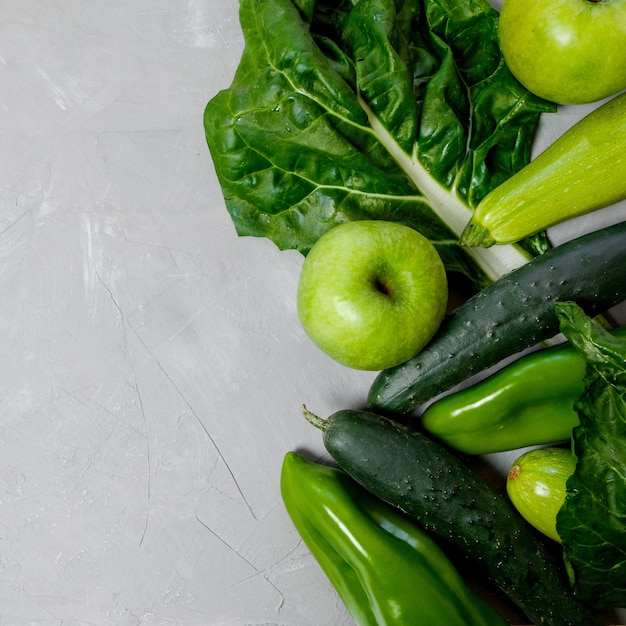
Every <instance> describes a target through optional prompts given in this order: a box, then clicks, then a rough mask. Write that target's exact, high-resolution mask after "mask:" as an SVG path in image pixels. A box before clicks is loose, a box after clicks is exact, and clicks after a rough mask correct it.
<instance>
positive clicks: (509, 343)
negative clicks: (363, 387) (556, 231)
mask: <svg viewBox="0 0 626 626" xmlns="http://www.w3.org/2000/svg"><path fill="white" fill-rule="evenodd" d="M625 241H626V221H625V222H621V223H618V224H615V225H614V226H609V227H607V228H604V229H601V230H599V231H596V232H593V233H589V234H587V235H583V236H582V237H579V238H577V239H574V240H572V241H569V242H567V243H565V244H562V245H560V246H558V247H556V248H552V249H550V250H548V251H546V252H545V253H543V254H542V255H540V256H538V257H536V258H534V259H533V260H532V261H530V262H529V263H527V264H526V265H524V266H522V267H520V268H518V269H516V270H513V271H512V272H510V273H509V274H508V275H506V276H503V277H502V278H501V279H499V280H497V281H496V282H494V283H492V284H491V285H488V286H487V287H485V288H484V289H483V290H481V291H480V292H479V293H477V294H476V295H474V296H472V297H471V298H470V299H469V300H467V302H465V303H464V304H462V305H461V306H459V307H457V308H456V309H455V310H454V311H453V312H452V314H451V315H449V316H448V317H447V319H445V320H444V322H443V323H442V325H441V326H440V328H439V331H438V332H437V334H436V335H435V336H434V338H433V339H432V340H431V341H430V343H429V344H428V345H427V346H426V347H425V348H424V349H423V350H422V351H421V352H419V353H418V354H417V355H416V356H415V357H413V358H412V359H409V360H408V361H406V362H405V363H402V364H400V365H397V366H395V367H392V368H389V369H387V370H383V371H382V372H381V373H380V374H379V375H378V376H377V377H376V379H375V380H374V382H373V383H372V386H371V388H370V392H369V398H368V402H369V406H370V408H372V409H374V410H377V411H381V412H391V413H406V412H408V411H410V410H412V409H414V408H416V407H418V406H420V405H422V404H424V403H425V402H427V401H429V400H432V399H433V398H434V397H435V396H437V395H438V394H440V393H442V392H444V391H448V390H449V389H451V388H452V387H453V386H455V385H457V384H460V383H462V382H463V381H464V380H466V379H467V378H469V377H470V376H473V375H475V374H478V373H480V372H482V371H483V370H485V369H487V368H489V367H491V366H493V365H496V364H497V363H499V362H500V361H502V360H503V359H505V358H506V357H509V356H512V355H514V354H516V353H518V352H520V351H522V350H524V349H525V348H530V347H531V346H534V345H535V344H537V343H538V342H541V341H544V340H547V339H550V338H552V337H553V336H554V335H556V334H557V332H558V329H559V323H558V319H557V316H556V313H555V311H554V302H555V301H557V300H575V301H577V302H578V303H579V304H580V305H581V306H584V307H585V308H586V310H587V312H589V313H591V312H593V313H601V312H602V311H603V310H605V309H608V308H610V307H612V306H614V305H616V304H619V303H620V302H622V301H623V300H625V299H626V280H624V268H626V245H624V242H625Z"/></svg>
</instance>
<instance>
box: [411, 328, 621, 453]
mask: <svg viewBox="0 0 626 626" xmlns="http://www.w3.org/2000/svg"><path fill="white" fill-rule="evenodd" d="M611 332H612V333H613V334H614V335H616V336H626V328H620V329H616V330H613V331H611ZM585 368H586V363H585V360H584V358H583V357H582V355H580V353H579V352H578V351H577V350H575V349H574V348H573V347H572V346H571V345H570V344H561V345H559V346H556V347H552V348H546V349H543V350H540V351H537V352H533V353H530V354H528V355H526V356H523V357H521V358H519V359H518V360H517V361H514V362H513V363H511V364H509V365H507V366H506V367H504V368H502V369H501V370H499V371H497V372H496V373H495V374H492V375H491V376H489V377H488V378H485V379H484V380H482V381H480V382H478V383H476V384H474V385H472V386H470V387H466V388H465V389H462V390H460V391H457V392H454V393H452V394H450V395H447V396H444V397H442V398H440V399H439V400H436V401H435V402H433V403H432V404H431V405H429V406H428V407H426V409H425V410H424V412H423V413H422V415H421V416H420V417H418V420H419V425H420V426H421V427H422V428H423V429H424V430H426V431H427V432H428V433H430V434H431V435H433V436H434V437H436V438H437V439H439V440H440V441H442V442H443V443H445V444H446V445H448V446H450V447H451V448H454V449H456V450H458V451H460V452H464V453H465V454H488V453H492V452H504V451H506V450H516V449H518V448H523V447H526V446H534V445H542V444H552V443H559V442H562V441H568V440H569V439H570V437H571V434H572V428H573V427H574V426H576V425H577V424H578V413H577V412H576V411H575V410H574V403H575V402H576V401H577V400H578V398H579V397H580V395H581V393H582V392H583V388H584V387H583V376H584V374H585Z"/></svg>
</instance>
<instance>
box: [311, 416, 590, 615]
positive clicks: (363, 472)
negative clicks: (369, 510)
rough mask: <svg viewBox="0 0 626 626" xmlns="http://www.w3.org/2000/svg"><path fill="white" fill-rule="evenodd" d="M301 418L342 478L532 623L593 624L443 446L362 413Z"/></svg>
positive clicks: (507, 509) (491, 494) (491, 495)
mask: <svg viewBox="0 0 626 626" xmlns="http://www.w3.org/2000/svg"><path fill="white" fill-rule="evenodd" d="M307 419H308V420H309V421H310V422H311V423H313V425H314V426H316V427H317V428H319V429H320V430H321V431H322V432H323V436H324V445H325V447H326V449H327V450H328V452H329V453H330V454H331V456H332V457H333V458H334V459H335V460H336V461H337V462H338V463H339V465H340V466H341V467H342V468H343V469H344V470H345V471H346V472H347V473H348V474H349V475H350V476H352V477H353V478H354V479H355V480H356V481H357V482H358V483H359V484H361V485H363V486H364V487H365V488H366V489H367V490H368V491H370V492H371V493H373V494H374V495H376V496H377V497H379V498H381V499H382V500H384V501H386V502H389V503H390V504H392V505H394V506H396V507H398V508H399V509H400V510H402V511H404V512H405V513H407V514H408V515H410V516H411V517H412V518H413V519H415V520H416V521H417V522H418V523H420V525H421V526H422V527H423V528H424V529H426V530H427V531H428V532H430V533H432V534H433V535H435V536H436V537H438V538H439V539H440V540H442V541H444V542H445V543H446V545H448V547H452V548H454V549H455V550H458V551H460V552H461V553H462V554H463V555H465V556H466V557H467V558H469V559H471V560H472V563H473V564H474V565H475V566H476V568H477V569H479V570H481V571H482V572H483V573H484V574H485V575H486V576H487V577H489V578H490V579H491V580H492V581H493V582H494V583H495V584H497V585H498V586H499V587H500V588H501V589H502V590H503V591H504V592H505V593H506V594H507V595H508V596H509V597H510V598H511V599H512V600H513V601H514V602H515V603H516V604H517V605H518V606H519V607H520V608H521V609H522V610H523V611H524V612H525V613H526V615H527V616H528V617H529V618H530V619H532V620H534V622H535V623H537V624H555V625H556V624H563V625H565V624H580V625H581V626H582V625H583V624H585V625H587V626H592V625H593V624H597V623H599V622H598V619H597V617H596V615H595V613H594V612H593V611H591V610H590V609H588V608H586V607H585V606H584V605H583V604H581V603H579V602H578V600H576V599H575V598H574V595H573V593H572V590H571V589H570V587H569V585H568V582H567V579H566V576H565V570H564V569H563V568H560V567H559V564H558V561H557V560H556V559H554V558H553V557H552V555H551V554H550V553H549V552H548V551H547V550H546V549H545V546H544V545H543V544H541V543H540V542H539V541H538V540H537V537H536V535H535V534H534V533H533V532H532V531H531V530H530V528H529V527H528V526H527V525H526V524H525V523H524V522H523V520H522V518H521V517H519V516H518V515H516V513H515V511H514V509H513V507H512V506H511V504H510V503H509V502H507V500H505V499H504V498H503V497H502V496H500V495H499V494H498V492H496V491H495V490H493V489H492V488H491V487H489V486H488V485H487V483H485V482H484V481H483V480H482V479H480V478H479V477H478V476H477V475H476V474H475V473H474V472H472V471H470V470H469V468H468V467H467V466H466V465H465V464H464V463H462V462H461V461H459V460H458V459H457V457H456V456H455V455H454V454H452V453H451V452H450V451H448V450H447V449H446V448H444V447H443V446H440V445H439V444H437V443H435V442H434V441H432V440H431V439H429V438H428V437H425V436H424V435H423V434H422V433H420V432H419V431H417V430H414V429H410V428H407V427H406V426H403V425H401V424H398V423H396V422H393V421H391V420H389V419H387V418H385V417H382V416H380V415H376V414H374V413H369V412H365V411H356V410H343V411H338V412H337V413H334V414H333V415H332V416H330V417H329V418H328V419H326V420H323V419H320V418H318V417H316V416H312V415H311V414H309V413H307ZM390 459H393V462H389V460H390ZM485 546H489V548H488V549H486V548H485Z"/></svg>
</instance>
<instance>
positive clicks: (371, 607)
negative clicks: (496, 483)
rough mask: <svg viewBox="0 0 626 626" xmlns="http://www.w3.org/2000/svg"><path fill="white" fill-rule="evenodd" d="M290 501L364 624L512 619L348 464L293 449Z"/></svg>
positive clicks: (285, 477)
mask: <svg viewBox="0 0 626 626" xmlns="http://www.w3.org/2000/svg"><path fill="white" fill-rule="evenodd" d="M281 493H282V498H283V502H284V504H285V507H286V509H287V512H288V513H289V515H290V517H291V519H292V521H293V523H294V526H295V527H296V530H297V531H298V532H299V534H300V536H301V537H302V539H303V540H304V542H305V543H306V545H307V546H308V548H309V549H310V551H311V553H312V554H313V556H314V557H315V558H316V559H317V561H318V563H319V564H320V566H321V567H322V569H323V570H324V572H325V573H326V575H327V576H328V578H329V580H330V582H331V583H332V584H333V586H334V587H335V589H336V590H337V593H338V594H339V596H340V597H341V599H342V600H343V602H344V604H345V605H346V607H347V609H348V610H349V612H350V614H351V615H352V617H353V618H354V620H355V621H356V623H357V624H359V625H360V626H392V625H394V626H408V625H410V626H432V624H446V626H478V625H481V626H487V625H494V626H505V624H506V623H507V622H506V621H505V620H504V619H503V618H502V617H501V616H500V615H499V614H498V613H497V612H496V611H495V609H493V608H492V607H491V606H490V605H489V604H487V603H486V602H485V601H484V600H483V599H482V598H480V597H479V596H477V595H476V594H475V593H474V592H472V591H471V590H470V589H469V588H468V587H467V586H466V584H465V582H464V580H463V579H462V577H461V575H460V574H459V572H458V571H457V569H456V568H455V567H454V565H453V564H452V563H451V561H450V560H449V559H448V557H447V556H446V554H445V553H444V552H443V551H442V550H441V548H439V546H438V545H437V544H436V543H435V542H434V540H433V539H431V538H430V537H429V536H428V535H427V534H425V532H424V531H422V530H421V529H420V528H419V527H417V526H416V525H415V524H414V523H413V522H412V521H410V520H408V519H407V518H406V517H404V516H403V515H402V514H401V513H400V512H399V511H397V510H396V509H394V508H392V507H390V506H389V505H387V504H386V503H384V502H382V501H381V500H378V499H377V498H375V497H374V496H373V495H371V494H370V493H369V492H368V491H366V490H365V489H363V488H362V487H361V486H360V485H358V484H357V483H356V482H355V481H354V480H353V479H352V478H350V477H349V476H348V475H347V474H346V473H345V472H344V471H343V470H341V469H339V468H336V467H329V466H325V465H321V464H318V463H314V462H312V461H309V460H307V459H305V458H304V457H303V456H302V455H300V454H298V453H296V452H288V453H287V454H286V456H285V459H284V462H283V467H282V473H281Z"/></svg>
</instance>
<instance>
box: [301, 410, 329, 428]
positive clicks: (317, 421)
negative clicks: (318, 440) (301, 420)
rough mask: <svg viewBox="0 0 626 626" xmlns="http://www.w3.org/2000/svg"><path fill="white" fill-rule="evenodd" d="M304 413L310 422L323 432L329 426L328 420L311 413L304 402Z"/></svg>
mask: <svg viewBox="0 0 626 626" xmlns="http://www.w3.org/2000/svg"><path fill="white" fill-rule="evenodd" d="M302 413H303V415H304V417H305V418H306V421H307V422H309V424H312V425H313V426H315V428H317V429H319V430H321V431H322V432H324V431H325V430H326V428H327V426H328V424H327V423H326V420H325V419H323V418H321V417H319V416H317V415H315V413H311V411H309V409H307V408H306V406H305V405H304V404H303V405H302Z"/></svg>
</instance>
